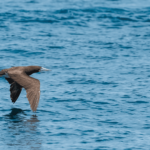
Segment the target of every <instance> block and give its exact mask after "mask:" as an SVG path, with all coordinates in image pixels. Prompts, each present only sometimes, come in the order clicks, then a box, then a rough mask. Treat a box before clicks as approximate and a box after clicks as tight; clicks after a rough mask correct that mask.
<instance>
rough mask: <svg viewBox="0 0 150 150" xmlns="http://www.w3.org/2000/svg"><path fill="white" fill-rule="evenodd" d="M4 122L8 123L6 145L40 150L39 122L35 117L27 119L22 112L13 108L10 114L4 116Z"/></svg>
mask: <svg viewBox="0 0 150 150" xmlns="http://www.w3.org/2000/svg"><path fill="white" fill-rule="evenodd" d="M4 118H5V121H6V122H7V123H8V129H7V132H8V136H9V138H7V140H5V141H7V145H8V146H9V147H10V148H11V147H14V146H15V147H16V146H17V147H18V148H23V147H26V149H36V150H39V149H41V141H42V139H41V138H40V137H41V136H40V132H39V131H38V125H39V120H38V117H37V116H36V115H32V116H31V117H30V118H29V119H27V115H26V113H25V111H24V110H22V109H18V108H13V109H11V112H10V113H9V114H7V115H5V117H4Z"/></svg>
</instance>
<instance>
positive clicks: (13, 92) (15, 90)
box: [5, 78, 22, 103]
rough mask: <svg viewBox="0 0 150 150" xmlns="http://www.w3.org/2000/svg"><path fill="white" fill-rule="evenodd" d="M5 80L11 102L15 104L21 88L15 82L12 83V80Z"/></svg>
mask: <svg viewBox="0 0 150 150" xmlns="http://www.w3.org/2000/svg"><path fill="white" fill-rule="evenodd" d="M5 79H6V80H7V81H8V82H9V84H10V98H11V100H12V102H13V103H15V102H16V100H17V99H18V97H19V95H20V93H21V90H22V87H21V86H20V85H19V84H18V83H17V82H14V80H13V79H11V78H5Z"/></svg>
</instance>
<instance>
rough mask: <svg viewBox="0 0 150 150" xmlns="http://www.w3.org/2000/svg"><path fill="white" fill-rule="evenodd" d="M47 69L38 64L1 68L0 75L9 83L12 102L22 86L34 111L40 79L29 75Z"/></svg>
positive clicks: (16, 97) (37, 99)
mask: <svg viewBox="0 0 150 150" xmlns="http://www.w3.org/2000/svg"><path fill="white" fill-rule="evenodd" d="M48 70H49V69H46V68H43V67H40V66H20V67H12V68H9V69H3V70H1V71H0V76H4V77H5V79H6V80H7V81H8V83H9V84H10V98H11V100H12V102H13V103H15V102H16V100H17V99H18V97H19V95H20V93H21V90H22V88H25V90H26V93H27V98H28V101H29V103H30V107H31V109H32V111H33V112H34V111H36V109H37V107H38V104H39V99H40V81H39V80H37V79H35V78H32V77H30V75H31V74H33V73H36V72H40V71H48Z"/></svg>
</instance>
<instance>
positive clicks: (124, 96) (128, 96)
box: [121, 95, 131, 98]
mask: <svg viewBox="0 0 150 150" xmlns="http://www.w3.org/2000/svg"><path fill="white" fill-rule="evenodd" d="M121 98H131V97H130V95H123V96H122V97H121Z"/></svg>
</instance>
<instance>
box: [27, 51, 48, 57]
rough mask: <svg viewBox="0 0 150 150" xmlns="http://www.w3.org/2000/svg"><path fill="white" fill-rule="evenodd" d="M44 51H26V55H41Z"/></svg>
mask: <svg viewBox="0 0 150 150" xmlns="http://www.w3.org/2000/svg"><path fill="white" fill-rule="evenodd" d="M44 54H45V53H44V52H28V53H26V55H25V56H26V57H28V56H39V55H40V56H41V55H44Z"/></svg>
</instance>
